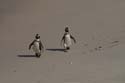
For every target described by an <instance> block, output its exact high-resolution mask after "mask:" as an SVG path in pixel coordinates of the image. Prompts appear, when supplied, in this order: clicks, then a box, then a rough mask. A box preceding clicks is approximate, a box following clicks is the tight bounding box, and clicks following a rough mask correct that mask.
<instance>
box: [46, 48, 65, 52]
mask: <svg viewBox="0 0 125 83" xmlns="http://www.w3.org/2000/svg"><path fill="white" fill-rule="evenodd" d="M46 50H47V51H59V52H65V49H61V48H55V49H46Z"/></svg>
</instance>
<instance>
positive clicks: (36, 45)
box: [29, 34, 44, 57]
mask: <svg viewBox="0 0 125 83" xmlns="http://www.w3.org/2000/svg"><path fill="white" fill-rule="evenodd" d="M31 47H32V49H33V51H34V52H35V55H36V57H40V56H41V51H43V50H44V47H43V44H42V42H41V40H40V36H39V34H36V36H35V39H34V41H33V42H32V43H31V44H30V45H29V50H30V49H31Z"/></svg>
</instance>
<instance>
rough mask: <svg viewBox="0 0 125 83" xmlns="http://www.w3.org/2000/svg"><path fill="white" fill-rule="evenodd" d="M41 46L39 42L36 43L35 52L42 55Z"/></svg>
mask: <svg viewBox="0 0 125 83" xmlns="http://www.w3.org/2000/svg"><path fill="white" fill-rule="evenodd" d="M39 45H40V44H39V42H34V45H33V51H34V52H35V53H40V49H39V47H40V46H39Z"/></svg>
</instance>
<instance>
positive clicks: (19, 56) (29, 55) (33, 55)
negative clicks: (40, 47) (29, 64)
mask: <svg viewBox="0 0 125 83" xmlns="http://www.w3.org/2000/svg"><path fill="white" fill-rule="evenodd" d="M17 56H18V57H27V58H28V57H36V56H35V55H17Z"/></svg>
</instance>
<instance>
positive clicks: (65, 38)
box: [61, 27, 76, 51]
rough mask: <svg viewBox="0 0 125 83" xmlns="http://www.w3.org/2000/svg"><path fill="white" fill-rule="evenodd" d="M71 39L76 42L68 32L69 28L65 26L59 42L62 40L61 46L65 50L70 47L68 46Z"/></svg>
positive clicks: (70, 43)
mask: <svg viewBox="0 0 125 83" xmlns="http://www.w3.org/2000/svg"><path fill="white" fill-rule="evenodd" d="M72 40H73V41H74V43H76V40H75V38H74V37H73V36H72V35H71V34H70V33H69V28H68V27H66V28H65V33H64V35H63V37H62V40H61V43H62V42H63V46H64V49H65V51H67V50H69V49H70V46H71V45H72Z"/></svg>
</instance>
